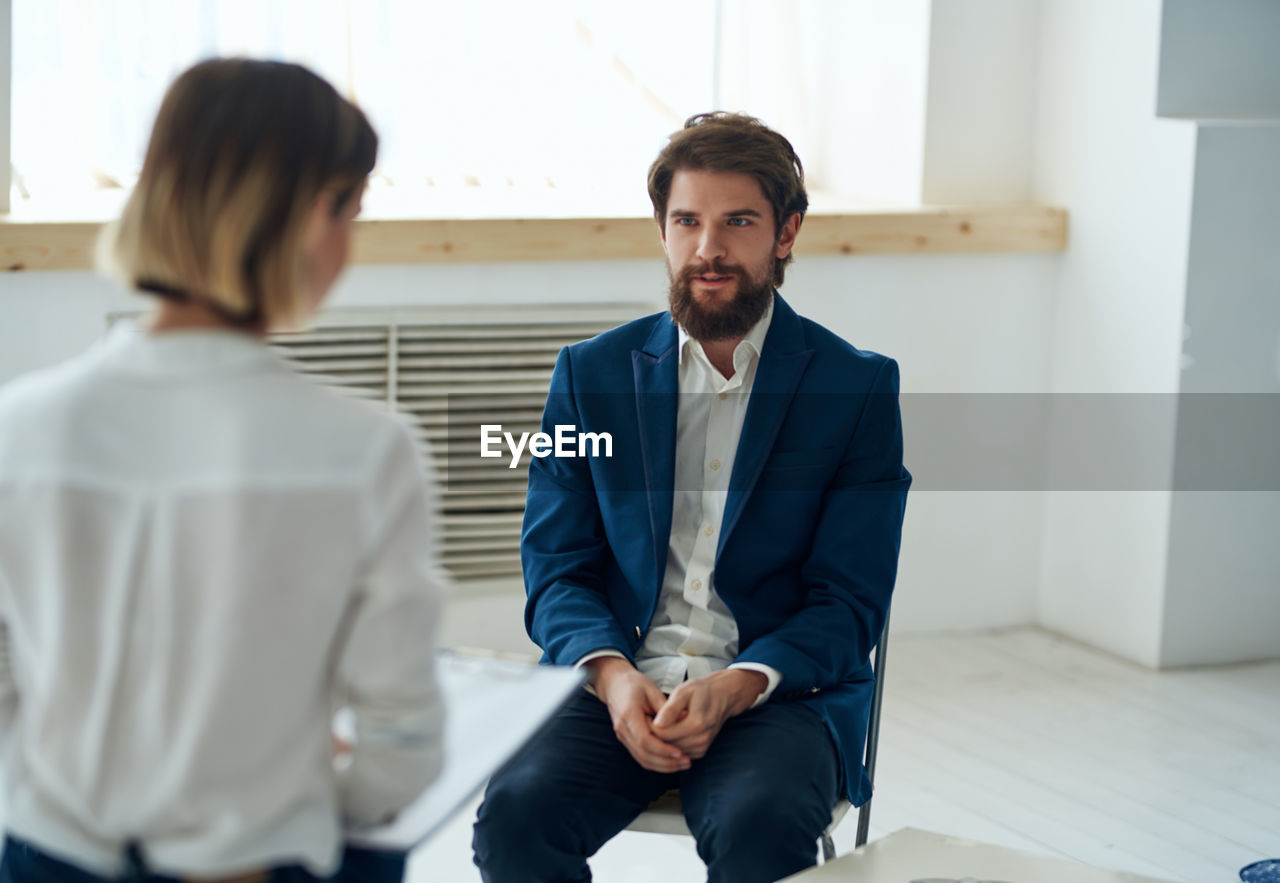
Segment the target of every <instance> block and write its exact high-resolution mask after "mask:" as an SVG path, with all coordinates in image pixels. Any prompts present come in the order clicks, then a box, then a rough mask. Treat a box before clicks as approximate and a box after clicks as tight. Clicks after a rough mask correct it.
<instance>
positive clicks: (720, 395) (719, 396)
mask: <svg viewBox="0 0 1280 883" xmlns="http://www.w3.org/2000/svg"><path fill="white" fill-rule="evenodd" d="M726 395H728V393H723V392H718V393H716V398H718V399H719V400H720V401H722V402H723V401H724V397H725V396H726Z"/></svg>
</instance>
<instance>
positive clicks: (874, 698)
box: [854, 610, 889, 847]
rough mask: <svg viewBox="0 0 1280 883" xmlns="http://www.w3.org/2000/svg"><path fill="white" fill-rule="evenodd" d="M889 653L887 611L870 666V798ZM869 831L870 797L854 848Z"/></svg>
mask: <svg viewBox="0 0 1280 883" xmlns="http://www.w3.org/2000/svg"><path fill="white" fill-rule="evenodd" d="M888 653H889V611H888V610H886V611H885V613H884V631H882V632H881V633H880V640H879V641H877V642H876V652H875V658H874V660H873V661H872V663H871V665H872V667H873V668H874V669H875V673H876V686H875V690H874V691H873V692H872V694H871V718H870V720H869V721H868V722H867V747H866V753H865V756H864V758H863V761H862V764H863V766H865V767H866V768H867V778H868V779H869V780H870V781H871V786H872V797H874V796H875V791H874V789H875V782H876V750H877V748H878V747H879V743H880V705H881V703H882V702H883V700H884V675H885V670H884V666H885V661H886V659H887V658H888ZM870 829H871V797H868V798H867V802H866V803H864V804H862V806H860V807H858V837H857V840H856V841H855V843H854V846H855V847H857V846H862V845H863V844H864V843H866V842H867V833H868V831H869V830H870Z"/></svg>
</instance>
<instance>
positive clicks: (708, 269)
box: [680, 261, 747, 285]
mask: <svg viewBox="0 0 1280 883" xmlns="http://www.w3.org/2000/svg"><path fill="white" fill-rule="evenodd" d="M707 275H711V276H733V277H734V278H736V279H738V280H743V279H746V278H747V271H746V268H745V267H743V266H742V265H741V264H722V263H720V262H719V261H711V262H710V263H706V262H702V263H698V264H685V265H684V268H683V269H681V270H680V281H681V282H683V283H685V284H686V285H687V284H688V283H690V282H692V281H693V277H694V276H707Z"/></svg>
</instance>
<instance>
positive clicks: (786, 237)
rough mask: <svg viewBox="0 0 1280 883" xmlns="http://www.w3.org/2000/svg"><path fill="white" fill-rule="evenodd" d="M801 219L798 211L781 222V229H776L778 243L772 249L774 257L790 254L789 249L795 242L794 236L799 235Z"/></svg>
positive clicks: (783, 256)
mask: <svg viewBox="0 0 1280 883" xmlns="http://www.w3.org/2000/svg"><path fill="white" fill-rule="evenodd" d="M801 220H802V218H801V216H800V213H799V212H796V213H795V214H793V215H792V216H791V217H789V218H787V219H786V220H785V221H783V222H782V229H781V230H780V231H778V244H777V245H776V246H774V249H773V256H774V257H775V258H779V259H781V258H785V257H786V256H787V255H789V254H791V249H792V248H793V247H794V246H795V244H796V237H797V236H799V235H800V221H801Z"/></svg>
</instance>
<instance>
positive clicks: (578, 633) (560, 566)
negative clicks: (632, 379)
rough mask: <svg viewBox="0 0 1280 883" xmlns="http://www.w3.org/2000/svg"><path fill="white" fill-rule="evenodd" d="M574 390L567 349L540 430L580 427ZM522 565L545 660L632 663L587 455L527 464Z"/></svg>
mask: <svg viewBox="0 0 1280 883" xmlns="http://www.w3.org/2000/svg"><path fill="white" fill-rule="evenodd" d="M574 393H575V391H574V379H573V359H572V351H571V350H570V349H569V348H565V349H562V350H561V351H560V355H559V357H558V358H557V359H556V367H555V371H554V372H553V373H552V376H551V390H550V393H549V394H548V395H547V404H546V407H545V408H544V409H543V412H542V431H543V432H546V433H548V434H550V435H553V436H554V434H555V427H556V426H557V425H572V426H581V425H582V421H581V420H580V419H579V415H578V407H577V405H576V403H575V394H574ZM520 561H521V565H522V567H523V569H524V580H525V590H526V592H527V594H528V603H527V604H526V606H525V627H526V629H527V630H528V632H529V636H530V637H531V638H532V639H533V641H534V643H536V644H537V645H538V646H539V647H541V648H542V649H543V651H544V652H545V653H546V657H545V660H546V661H548V662H551V663H554V664H556V665H572V664H573V663H575V662H577V661H578V660H579V659H581V658H582V657H583V656H585V655H586V654H587V653H590V652H591V651H593V650H602V649H606V648H612V649H614V650H617V651H619V652H620V653H622V654H623V655H624V656H626V657H627V658H628V659H631V658H632V655H631V645H630V642H629V641H628V640H627V638H626V632H625V631H624V630H623V627H622V625H621V624H620V623H619V622H618V620H617V617H616V616H615V615H614V613H613V610H612V608H611V606H610V604H609V599H608V595H607V592H606V589H605V583H606V576H607V574H608V573H609V570H610V568H612V567H615V566H616V565H615V564H614V561H613V553H612V552H611V551H610V549H609V543H608V540H607V538H606V536H605V531H604V524H603V521H602V519H601V516H600V504H599V501H598V498H597V496H596V490H595V485H594V482H593V481H592V478H591V470H590V466H589V465H588V462H587V459H586V458H583V457H579V458H568V457H545V458H541V459H539V458H532V459H531V461H530V464H529V491H528V497H527V500H526V503H525V512H524V528H523V532H522V534H521V539H520Z"/></svg>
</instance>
